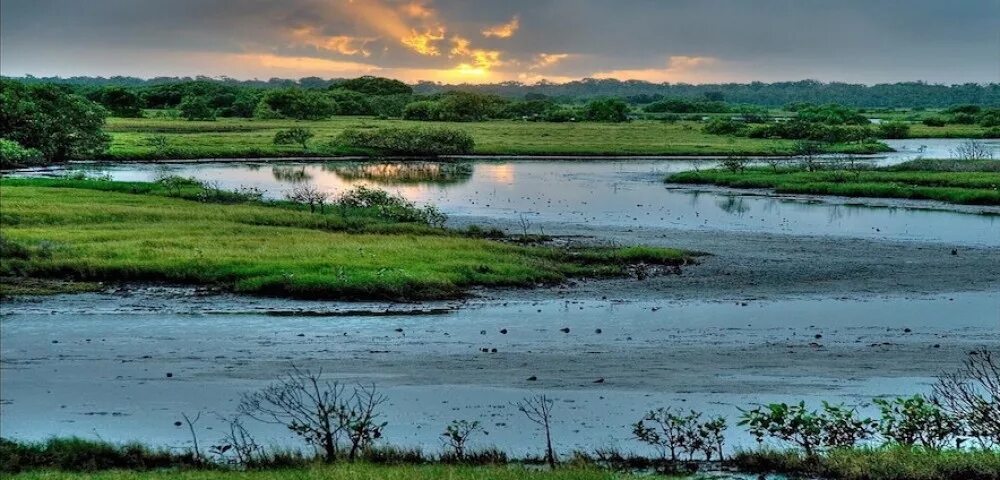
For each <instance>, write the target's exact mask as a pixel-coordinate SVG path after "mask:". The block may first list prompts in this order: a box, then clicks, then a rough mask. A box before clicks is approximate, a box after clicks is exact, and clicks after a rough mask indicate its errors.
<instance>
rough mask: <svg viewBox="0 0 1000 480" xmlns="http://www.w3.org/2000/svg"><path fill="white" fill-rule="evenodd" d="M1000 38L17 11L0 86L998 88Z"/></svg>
mask: <svg viewBox="0 0 1000 480" xmlns="http://www.w3.org/2000/svg"><path fill="white" fill-rule="evenodd" d="M515 18H516V19H517V21H516V22H514V23H513V24H511V21H512V20H513V19H515ZM503 25H513V26H514V28H513V29H512V30H511V34H510V35H509V36H506V38H503V37H502V36H495V35H490V36H485V35H483V34H482V31H483V30H484V29H489V28H490V27H494V26H503ZM998 26H1000V1H998V0H958V1H940V0H938V1H934V0H914V1H888V0H867V1H863V0H844V1H818V0H799V1H793V0H757V1H751V0H743V1H740V0H660V1H656V0H627V1H598V0H509V1H505V2H495V1H475V2H474V1H467V0H465V1H460V0H426V1H419V0H415V1H404V0H353V1H352V0H285V1H263V0H170V1H166V0H163V1H153V0H131V1H129V0H90V1H86V2H83V1H79V0H4V1H3V2H2V3H0V70H2V71H3V73H4V74H5V75H21V74H25V73H34V74H61V75H72V74H91V75H93V74H105V75H109V74H131V75H140V76H150V75H159V74H197V73H206V74H211V75H221V74H230V75H233V76H258V77H269V76H272V75H279V74H285V75H292V74H295V73H297V72H300V73H303V74H320V75H323V76H343V75H348V74H351V73H352V72H353V73H358V74H360V73H380V74H385V75H395V76H401V77H405V78H407V79H408V80H414V79H417V78H430V79H444V80H451V79H464V80H468V81H477V80H478V81H491V80H501V79H522V80H527V81H531V80H537V79H539V78H542V77H548V78H554V79H567V78H579V77H583V76H599V77H600V76H629V77H634V78H644V79H649V80H656V81H726V80H733V81H746V80H752V79H761V80H779V79H799V78H806V77H808V78H818V79H822V80H846V81H857V82H867V83H872V82H880V81H897V80H928V81H934V82H945V83H953V82H965V81H975V82H996V81H1000V33H997V32H998V31H1000V28H998ZM463 42H464V43H463ZM324 74H325V75H324Z"/></svg>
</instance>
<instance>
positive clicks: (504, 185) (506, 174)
mask: <svg viewBox="0 0 1000 480" xmlns="http://www.w3.org/2000/svg"><path fill="white" fill-rule="evenodd" d="M961 142H962V140H927V139H914V140H900V141H894V142H893V143H892V144H893V146H894V147H895V148H897V150H899V151H898V152H895V153H891V154H886V155H881V156H875V157H870V158H868V159H867V161H870V162H873V163H876V164H880V165H889V164H895V163H899V162H902V161H905V160H909V159H912V158H916V157H919V156H947V152H948V151H950V150H951V149H954V147H955V146H957V145H959V144H960V143H961ZM988 145H989V146H990V148H994V149H1000V142H991V143H989V144H988ZM714 162H715V160H711V159H649V158H629V159H589V158H577V159H525V158H521V159H517V158H512V159H476V160H470V161H463V160H461V159H459V160H456V161H454V162H423V161H418V162H398V161H397V162H377V161H374V162H353V161H333V162H281V163H266V162H252V161H248V162H207V163H167V164H164V163H155V164H154V163H130V164H116V165H102V164H95V165H87V166H85V167H83V166H81V167H78V168H87V169H90V170H94V171H99V172H102V173H106V174H108V175H110V176H111V178H113V179H115V180H138V181H150V180H154V179H155V178H157V177H158V176H161V175H180V176H184V177H193V178H196V179H198V180H203V181H206V182H210V183H212V184H216V185H218V186H219V187H221V188H226V189H232V188H237V187H240V186H253V187H256V188H260V189H262V190H263V191H264V192H265V193H266V195H267V196H269V197H271V198H280V197H282V196H283V195H284V194H285V192H287V191H288V190H290V189H291V188H293V186H294V185H296V184H299V183H303V182H310V183H312V184H315V185H317V186H318V187H320V188H322V189H324V190H327V191H330V192H332V193H334V194H336V193H337V192H343V191H346V190H349V189H351V188H353V187H356V186H360V185H364V186H369V187H377V188H381V189H385V190H388V191H391V192H394V193H398V194H400V195H402V196H404V197H406V198H408V199H410V200H412V201H414V202H417V203H421V204H434V205H437V206H438V207H439V208H441V209H442V210H443V211H444V212H445V213H447V214H449V215H451V216H467V217H481V218H483V219H484V220H483V223H489V221H490V219H493V220H498V221H504V222H507V223H510V222H514V223H518V224H521V223H523V224H524V227H525V228H527V229H529V230H530V231H531V232H534V233H537V232H538V231H540V229H544V224H546V223H551V222H558V223H564V224H565V223H575V224H586V225H592V226H607V227H621V228H632V229H636V230H641V229H644V228H671V229H679V230H708V231H712V230H721V231H736V232H762V233H774V234H789V235H807V236H816V235H826V236H847V237H854V238H871V239H883V240H900V241H924V242H944V243H949V244H956V245H987V246H996V245H1000V217H998V216H997V215H995V214H994V215H980V214H973V213H975V212H979V211H984V210H985V211H988V212H991V213H1000V209H992V208H975V207H973V208H969V212H972V213H957V212H952V211H943V210H939V209H936V208H933V207H935V206H936V205H935V204H934V203H933V202H916V204H917V206H914V204H913V202H897V201H891V200H890V201H881V202H879V203H880V204H881V206H873V205H864V204H863V203H870V202H866V201H864V200H862V199H852V200H841V201H821V200H819V199H814V198H793V197H773V196H761V195H748V194H741V193H733V192H731V191H725V190H721V191H720V190H719V189H711V188H690V187H683V188H680V187H677V186H669V185H666V184H664V182H663V179H664V177H665V176H666V175H667V174H668V173H671V172H678V171H683V170H690V169H693V168H709V167H711V166H712V165H713V164H714ZM34 174H41V175H56V174H62V171H61V170H45V171H36V172H34Z"/></svg>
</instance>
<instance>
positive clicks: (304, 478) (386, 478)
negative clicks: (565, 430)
mask: <svg viewBox="0 0 1000 480" xmlns="http://www.w3.org/2000/svg"><path fill="white" fill-rule="evenodd" d="M7 478H9V479H11V480H55V479H68V480H145V479H149V480H168V479H169V480H174V479H177V480H614V479H620V478H638V477H636V476H632V475H627V474H618V473H613V472H609V471H607V470H598V469H586V468H560V469H557V470H554V471H548V470H542V469H527V468H523V467H509V466H496V467H462V466H446V465H421V466H379V465H366V464H340V465H333V466H315V467H309V468H294V469H286V470H266V471H247V472H240V471H201V470H196V471H160V472H130V471H107V472H96V473H68V472H57V471H38V472H26V473H21V474H18V475H13V476H10V477H7ZM657 478H663V479H669V478H678V477H657Z"/></svg>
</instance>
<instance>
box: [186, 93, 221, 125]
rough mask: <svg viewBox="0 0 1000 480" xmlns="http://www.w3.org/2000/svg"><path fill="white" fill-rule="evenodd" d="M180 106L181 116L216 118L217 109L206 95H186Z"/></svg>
mask: <svg viewBox="0 0 1000 480" xmlns="http://www.w3.org/2000/svg"><path fill="white" fill-rule="evenodd" d="M178 108H179V109H180V111H181V116H182V117H184V118H186V119H188V120H215V109H214V108H212V106H211V105H209V104H208V99H206V98H205V97H196V96H188V97H184V100H181V104H180V105H179V107H178Z"/></svg>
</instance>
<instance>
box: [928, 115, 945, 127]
mask: <svg viewBox="0 0 1000 480" xmlns="http://www.w3.org/2000/svg"><path fill="white" fill-rule="evenodd" d="M921 122H922V123H923V124H924V125H927V126H928V127H943V126H945V125H946V124H947V123H948V121H947V119H945V118H944V117H927V118H925V119H923V120H922V121H921Z"/></svg>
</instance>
